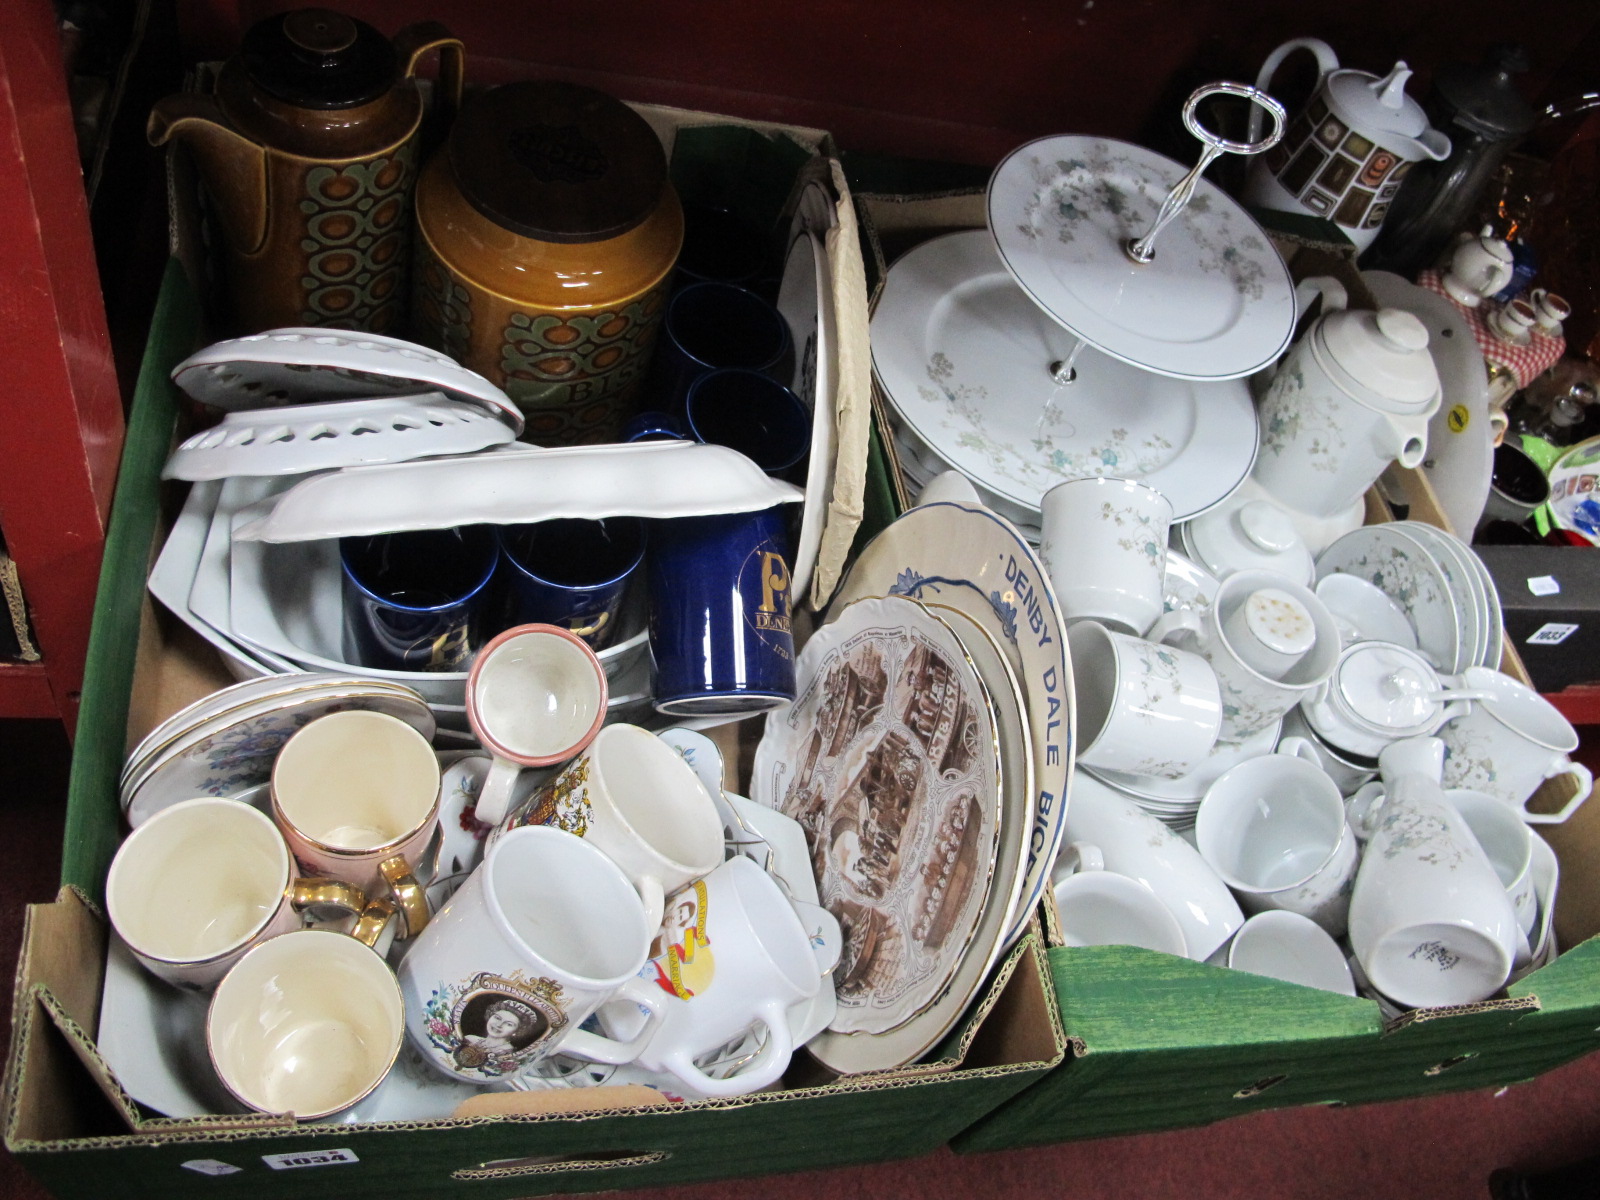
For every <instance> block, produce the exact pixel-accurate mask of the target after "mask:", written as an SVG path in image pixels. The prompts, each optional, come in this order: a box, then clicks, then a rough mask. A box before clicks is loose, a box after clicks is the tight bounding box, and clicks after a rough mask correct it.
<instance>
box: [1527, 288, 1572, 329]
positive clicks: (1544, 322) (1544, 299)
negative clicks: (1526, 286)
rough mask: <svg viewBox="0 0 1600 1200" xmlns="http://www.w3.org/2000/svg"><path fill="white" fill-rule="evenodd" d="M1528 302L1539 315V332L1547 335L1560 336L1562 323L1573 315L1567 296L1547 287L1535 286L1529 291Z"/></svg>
mask: <svg viewBox="0 0 1600 1200" xmlns="http://www.w3.org/2000/svg"><path fill="white" fill-rule="evenodd" d="M1528 303H1529V304H1531V305H1532V306H1533V311H1534V313H1535V314H1536V316H1537V319H1538V322H1539V332H1540V333H1542V334H1544V335H1545V336H1546V337H1560V336H1561V334H1562V332H1563V330H1562V324H1561V323H1562V322H1563V321H1565V320H1566V319H1567V318H1568V317H1570V316H1571V315H1572V305H1571V304H1569V303H1568V302H1567V300H1566V298H1565V297H1564V296H1558V295H1556V294H1555V293H1554V292H1552V291H1548V290H1546V289H1545V288H1534V289H1533V291H1531V292H1529V293H1528Z"/></svg>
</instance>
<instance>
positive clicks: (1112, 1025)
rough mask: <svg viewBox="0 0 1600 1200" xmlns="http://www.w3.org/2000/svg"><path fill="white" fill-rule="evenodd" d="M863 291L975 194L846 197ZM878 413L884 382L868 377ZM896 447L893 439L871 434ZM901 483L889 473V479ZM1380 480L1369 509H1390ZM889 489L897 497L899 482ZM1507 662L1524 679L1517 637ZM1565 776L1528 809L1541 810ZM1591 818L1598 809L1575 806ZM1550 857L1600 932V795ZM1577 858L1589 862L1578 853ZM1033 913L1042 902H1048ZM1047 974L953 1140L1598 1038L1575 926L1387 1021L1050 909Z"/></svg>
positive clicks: (1274, 1100)
mask: <svg viewBox="0 0 1600 1200" xmlns="http://www.w3.org/2000/svg"><path fill="white" fill-rule="evenodd" d="M856 203H857V208H858V209H859V210H860V213H861V226H862V230H863V235H864V237H866V238H867V240H868V245H867V247H866V249H865V250H864V252H863V254H864V257H865V259H866V263H867V277H868V283H869V287H870V288H872V294H873V296H874V298H876V294H877V290H878V289H879V288H881V281H882V277H883V273H884V271H885V269H886V264H887V263H888V262H892V261H893V259H894V258H895V257H896V256H897V255H898V254H900V253H902V252H903V251H904V250H906V249H908V248H909V247H910V246H912V245H915V244H916V243H917V242H919V241H922V240H924V239H925V238H927V237H931V236H933V235H935V234H938V233H943V232H948V231H950V230H952V229H961V228H972V227H975V226H980V225H982V224H983V222H984V204H983V195H982V193H981V192H964V193H946V194H941V195H938V196H935V197H910V196H878V195H869V194H861V195H858V196H857V198H856ZM1281 248H1282V249H1284V250H1285V253H1286V258H1287V259H1288V261H1289V263H1290V269H1291V271H1292V273H1293V274H1294V275H1295V276H1296V278H1303V277H1304V276H1306V275H1311V274H1335V275H1339V276H1341V277H1342V278H1344V279H1345V281H1346V282H1347V285H1348V286H1349V288H1350V291H1351V297H1352V302H1353V303H1356V304H1366V305H1368V306H1371V304H1372V298H1371V296H1370V293H1368V292H1367V289H1366V288H1365V287H1363V286H1361V285H1360V283H1359V279H1357V278H1353V277H1352V276H1353V268H1351V266H1350V265H1349V263H1348V260H1347V258H1346V257H1344V256H1341V255H1340V254H1339V253H1338V251H1337V247H1323V246H1315V245H1309V244H1306V243H1305V242H1304V241H1303V240H1301V241H1299V242H1297V243H1295V244H1293V245H1287V246H1282V247H1281ZM874 398H875V402H876V403H877V405H878V413H879V418H880V420H882V419H883V417H884V411H883V408H882V404H883V398H882V396H881V395H879V394H878V393H877V392H876V390H875V392H874ZM882 440H883V441H884V443H885V445H884V451H885V457H887V458H890V459H892V457H893V454H894V440H893V438H884V439H882ZM896 485H897V486H898V478H897V479H896ZM1381 490H1382V492H1383V493H1384V494H1385V495H1387V496H1389V497H1390V498H1391V500H1392V501H1393V502H1394V503H1396V504H1397V505H1404V506H1405V510H1406V515H1407V516H1409V517H1410V518H1411V519H1413V520H1423V521H1428V522H1430V523H1432V524H1435V525H1438V526H1440V527H1441V528H1449V525H1448V522H1447V520H1446V519H1445V517H1444V515H1443V513H1442V511H1441V510H1440V509H1439V507H1438V503H1437V500H1436V498H1435V497H1434V496H1433V493H1432V489H1431V487H1430V486H1429V484H1428V481H1427V479H1426V477H1425V476H1424V475H1422V474H1421V473H1420V472H1410V471H1395V472H1391V473H1390V474H1388V475H1386V476H1385V477H1384V479H1383V480H1382V481H1381ZM1379 491H1380V489H1378V488H1375V489H1374V490H1373V492H1371V493H1369V495H1368V500H1367V507H1368V511H1367V520H1368V522H1369V523H1371V522H1373V521H1378V520H1388V519H1390V516H1391V513H1390V510H1389V508H1388V506H1387V504H1386V502H1385V500H1384V499H1383V498H1382V497H1381V496H1380V494H1379ZM899 499H900V502H901V503H902V504H903V503H904V502H905V499H906V498H905V496H904V495H903V493H902V494H901V495H900V496H899ZM1502 669H1503V670H1506V671H1507V672H1508V673H1510V674H1512V675H1515V676H1517V677H1518V678H1521V679H1523V680H1524V681H1526V678H1527V676H1526V674H1525V673H1524V672H1523V669H1522V665H1521V663H1520V661H1519V660H1518V659H1517V656H1516V650H1515V648H1513V649H1508V651H1507V654H1506V657H1505V660H1504V661H1503V663H1502ZM1570 786H1571V785H1570V781H1569V780H1563V781H1559V782H1558V783H1555V784H1547V785H1546V787H1545V789H1543V790H1542V791H1541V793H1540V794H1539V795H1538V796H1536V797H1535V799H1534V801H1533V802H1532V803H1531V805H1530V806H1531V807H1535V808H1544V809H1546V810H1548V811H1554V809H1555V807H1557V806H1558V805H1559V803H1560V802H1561V801H1564V800H1565V799H1566V792H1565V791H1563V788H1566V787H1570ZM1586 818H1594V819H1593V820H1592V821H1591V820H1586ZM1539 829H1540V831H1548V832H1549V833H1550V837H1549V840H1550V841H1551V843H1552V845H1554V846H1555V848H1556V850H1557V854H1558V856H1559V857H1560V858H1561V861H1562V865H1563V870H1564V876H1563V878H1564V880H1568V879H1575V880H1576V882H1577V884H1578V887H1577V888H1574V889H1573V890H1572V891H1571V892H1569V891H1568V890H1567V889H1565V888H1564V889H1563V891H1562V893H1561V899H1560V901H1559V903H1558V906H1557V933H1558V937H1560V938H1561V939H1562V942H1561V944H1563V945H1566V944H1572V943H1576V942H1578V941H1581V940H1582V939H1587V938H1592V937H1593V936H1594V934H1595V933H1596V932H1597V931H1600V883H1597V884H1596V885H1595V886H1593V887H1585V884H1586V882H1587V880H1588V878H1589V877H1591V876H1593V877H1595V878H1596V879H1600V869H1595V868H1600V804H1591V805H1589V806H1587V807H1585V808H1583V809H1580V810H1579V812H1578V815H1577V817H1575V818H1574V819H1573V820H1572V821H1570V822H1568V824H1567V825H1564V826H1556V827H1552V826H1541V827H1539ZM1585 868H1589V869H1585ZM1046 917H1047V918H1048V917H1049V912H1048V906H1046ZM1046 930H1047V941H1048V942H1049V943H1050V947H1051V948H1050V949H1049V951H1048V955H1049V960H1050V970H1051V978H1052V983H1053V985H1054V987H1055V992H1056V999H1057V1002H1058V1004H1059V1005H1060V1008H1061V1020H1062V1026H1063V1028H1064V1029H1065V1030H1066V1033H1067V1038H1068V1043H1069V1057H1068V1058H1067V1060H1066V1061H1065V1062H1063V1064H1062V1065H1061V1066H1060V1067H1058V1068H1056V1069H1055V1070H1054V1071H1052V1072H1051V1073H1050V1074H1049V1075H1048V1076H1046V1077H1045V1078H1044V1079H1042V1080H1041V1081H1039V1082H1038V1083H1036V1084H1034V1085H1032V1086H1031V1087H1030V1088H1028V1090H1027V1091H1025V1092H1023V1093H1022V1094H1021V1095H1020V1096H1018V1097H1016V1098H1015V1099H1014V1100H1012V1101H1010V1102H1009V1103H1007V1104H1005V1105H1004V1106H1002V1107H1001V1108H1000V1109H998V1110H996V1111H995V1112H993V1113H991V1114H989V1115H988V1116H987V1117H985V1118H983V1119H982V1120H980V1121H979V1122H977V1124H975V1125H974V1126H973V1127H972V1128H971V1129H969V1130H967V1131H966V1132H965V1133H963V1134H962V1135H960V1136H959V1137H957V1138H956V1139H955V1141H954V1142H953V1143H952V1147H953V1148H954V1149H955V1150H957V1151H958V1152H963V1153H965V1152H975V1151H981V1150H996V1149H1004V1148H1009V1147H1017V1146H1028V1145H1039V1144H1045V1143H1051V1142H1059V1141H1066V1140H1072V1139H1079V1138H1090V1137H1107V1136H1114V1135H1119V1134H1128V1133H1141V1132H1149V1131H1152V1130H1159V1129H1173V1128H1180V1127H1185V1126H1192V1125H1200V1124H1205V1123H1207V1122H1210V1121H1217V1120H1222V1119H1225V1118H1227V1117H1232V1116H1239V1115H1243V1114H1245V1113H1249V1112H1256V1111H1260V1110H1262V1109H1268V1108H1280V1107H1286V1106H1289V1105H1296V1104H1355V1103H1363V1102H1367V1101H1373V1100H1387V1099H1395V1098H1399V1097H1405V1096H1419V1095H1425V1094H1428V1093H1432V1092H1445V1091H1456V1090H1462V1089H1468V1088H1479V1087H1487V1086H1497V1085H1501V1084H1507V1083H1513V1082H1518V1081H1522V1080H1527V1079H1531V1078H1533V1077H1535V1076H1537V1075H1539V1074H1541V1073H1543V1072H1545V1071H1548V1070H1550V1069H1551V1068H1553V1067H1556V1066H1559V1065H1560V1064H1561V1063H1564V1062H1567V1061H1569V1060H1571V1059H1574V1058H1577V1057H1579V1056H1581V1055H1583V1054H1586V1053H1588V1052H1589V1051H1590V1050H1593V1049H1596V1048H1600V1029H1597V1026H1600V941H1586V942H1584V943H1583V944H1581V945H1574V948H1573V949H1571V950H1569V951H1568V952H1567V953H1565V954H1563V955H1562V956H1561V957H1560V958H1559V959H1558V960H1557V961H1556V962H1555V963H1553V964H1551V965H1550V966H1548V967H1546V968H1545V969H1543V970H1541V971H1538V972H1535V973H1534V974H1532V975H1530V976H1528V977H1527V978H1525V979H1523V980H1522V981H1521V982H1520V983H1518V984H1515V985H1513V986H1512V987H1511V988H1510V989H1509V994H1508V998H1505V999H1500V1000H1492V1001H1487V1002H1485V1003H1482V1004H1474V1005H1465V1006H1460V1007H1456V1008H1448V1009H1422V1010H1417V1011H1415V1012H1412V1013H1409V1014H1406V1015H1405V1016H1403V1017H1402V1018H1400V1019H1399V1020H1396V1021H1394V1022H1392V1023H1391V1022H1386V1021H1385V1020H1384V1018H1383V1016H1382V1015H1381V1013H1380V1012H1379V1011H1378V1007H1377V1005H1376V1004H1375V1003H1373V1002H1372V1001H1370V1000H1366V999H1360V998H1350V997H1346V996H1339V995H1335V994H1333V993H1329V992H1320V991H1316V990H1313V989H1310V988H1303V987H1298V986H1295V985H1293V984H1287V983H1281V982H1279V981H1277V980H1274V979H1268V978H1265V977H1262V976H1255V975H1249V974H1245V973H1243V972H1239V971H1229V970H1226V969H1224V968H1220V967H1211V966H1206V965H1205V964H1203V963H1196V962H1191V961H1189V960H1187V959H1181V958H1175V957H1172V956H1170V955H1164V954H1156V953H1153V952H1151V951H1147V950H1140V949H1136V948H1133V947H1125V946H1100V947H1082V948H1074V949H1068V948H1065V947H1063V946H1062V945H1061V944H1060V938H1059V936H1054V935H1053V934H1054V931H1053V928H1052V925H1051V923H1050V922H1049V921H1048V919H1047V922H1046Z"/></svg>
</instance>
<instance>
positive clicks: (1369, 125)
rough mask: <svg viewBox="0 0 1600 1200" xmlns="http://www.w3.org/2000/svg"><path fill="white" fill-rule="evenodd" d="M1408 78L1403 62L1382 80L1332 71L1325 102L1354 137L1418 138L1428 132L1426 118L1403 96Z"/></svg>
mask: <svg viewBox="0 0 1600 1200" xmlns="http://www.w3.org/2000/svg"><path fill="white" fill-rule="evenodd" d="M1410 78H1411V68H1410V67H1408V66H1406V64H1405V63H1404V62H1403V61H1402V62H1397V63H1395V65H1394V69H1393V70H1392V71H1390V72H1389V73H1388V74H1387V75H1385V76H1384V77H1383V78H1382V79H1379V78H1378V77H1377V76H1376V75H1370V74H1368V73H1367V72H1366V71H1353V70H1348V69H1346V70H1342V71H1334V72H1333V73H1332V74H1330V75H1329V76H1328V80H1327V88H1328V99H1329V102H1330V103H1331V104H1332V105H1333V107H1334V108H1335V109H1336V110H1338V111H1339V113H1340V115H1341V116H1343V117H1344V118H1345V119H1346V120H1348V121H1349V122H1350V124H1351V126H1353V127H1354V130H1355V132H1356V133H1359V134H1363V135H1366V136H1368V137H1371V136H1374V135H1377V134H1382V133H1397V134H1399V135H1400V136H1402V137H1408V138H1419V137H1421V136H1422V135H1423V134H1424V133H1426V132H1427V130H1428V114H1427V113H1425V112H1423V111H1422V105H1420V104H1418V103H1417V102H1416V101H1415V100H1414V99H1412V98H1411V97H1410V96H1409V95H1407V94H1406V80H1408V79H1410Z"/></svg>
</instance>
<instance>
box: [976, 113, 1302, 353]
mask: <svg viewBox="0 0 1600 1200" xmlns="http://www.w3.org/2000/svg"><path fill="white" fill-rule="evenodd" d="M1187 170H1188V168H1187V167H1185V166H1181V165H1179V164H1178V163H1176V162H1173V161H1172V160H1171V159H1169V158H1164V157H1163V156H1161V155H1159V154H1156V153H1154V152H1153V151H1150V150H1146V149H1145V148H1144V147H1142V146H1135V145H1132V144H1131V143H1128V142H1120V141H1115V140H1113V139H1110V138H1095V137H1079V136H1073V135H1063V136H1056V137H1047V138H1040V139H1039V140H1037V141H1033V142H1029V143H1027V144H1026V145H1023V146H1020V147H1018V148H1017V149H1016V150H1013V151H1012V152H1011V153H1010V154H1009V155H1008V156H1007V157H1006V158H1005V160H1004V161H1002V162H1001V163H1000V165H999V166H998V167H996V168H995V172H994V175H993V176H992V177H991V178H990V180H989V228H990V230H991V231H992V232H993V234H994V240H995V242H996V243H997V244H998V246H999V248H1000V255H1001V257H1002V258H1003V259H1004V260H1005V263H1006V266H1007V268H1009V270H1010V271H1011V273H1012V274H1013V275H1015V276H1016V279H1017V282H1018V283H1019V284H1021V285H1022V288H1023V290H1024V291H1026V292H1027V293H1028V295H1030V296H1031V297H1033V299H1034V302H1035V303H1037V304H1038V305H1039V307H1040V308H1042V309H1044V310H1045V311H1046V312H1048V313H1049V314H1050V315H1051V316H1052V317H1053V318H1054V319H1055V320H1057V321H1059V322H1060V323H1061V324H1062V325H1065V326H1066V327H1067V328H1068V329H1070V330H1071V331H1072V332H1073V333H1075V334H1077V335H1078V336H1079V337H1081V338H1083V339H1084V340H1085V341H1087V342H1088V343H1090V344H1091V345H1093V346H1096V347H1098V348H1099V349H1101V350H1103V351H1104V352H1105V353H1107V354H1109V355H1111V356H1112V357H1114V358H1119V359H1121V360H1122V361H1124V362H1127V363H1131V364H1133V365H1134V366H1137V367H1140V368H1142V369H1144V370H1147V371H1157V372H1160V373H1161V374H1164V375H1172V376H1176V377H1179V378H1183V379H1237V378H1239V377H1240V376H1244V375H1249V374H1252V373H1254V372H1256V371H1259V370H1260V369H1261V368H1262V367H1265V366H1266V365H1267V364H1268V363H1270V362H1272V361H1273V360H1274V359H1276V358H1277V357H1278V356H1279V355H1280V354H1281V353H1282V352H1283V349H1284V347H1285V346H1287V345H1288V344H1289V337H1290V334H1291V333H1292V332H1293V330H1294V323H1295V305H1294V286H1293V284H1292V283H1290V280H1289V270H1288V268H1287V267H1285V266H1284V264H1283V259H1282V258H1280V257H1279V256H1278V252H1277V250H1275V249H1274V248H1273V246H1272V244H1271V242H1269V241H1268V240H1267V237H1266V235H1265V234H1264V233H1262V231H1261V227H1260V226H1259V225H1257V224H1256V223H1255V221H1254V220H1253V219H1252V218H1251V217H1250V215H1249V214H1248V213H1246V212H1245V211H1244V209H1243V208H1241V207H1240V206H1239V204H1238V203H1237V202H1236V201H1234V200H1233V199H1232V198H1231V197H1229V196H1228V195H1227V194H1226V193H1224V192H1223V191H1222V189H1221V188H1219V187H1217V185H1216V184H1214V183H1212V182H1211V181H1210V180H1208V179H1204V178H1202V179H1200V180H1199V181H1198V183H1197V185H1196V187H1195V192H1194V199H1193V200H1192V201H1191V202H1190V203H1189V205H1188V207H1186V208H1185V209H1184V210H1183V211H1182V212H1181V213H1179V214H1178V216H1177V218H1176V219H1175V220H1173V222H1172V223H1171V224H1170V225H1168V226H1167V227H1166V229H1165V230H1163V231H1162V233H1161V236H1160V240H1159V241H1158V242H1157V246H1156V254H1155V258H1154V260H1153V261H1152V262H1149V263H1146V264H1144V265H1142V266H1141V265H1139V264H1136V263H1135V262H1133V260H1132V259H1130V258H1129V257H1128V255H1127V253H1126V252H1125V250H1124V247H1125V246H1126V245H1127V243H1128V242H1129V240H1131V239H1133V238H1138V237H1142V236H1143V235H1144V234H1146V233H1148V232H1149V230H1150V228H1151V226H1152V225H1153V224H1154V223H1155V219H1156V214H1157V212H1159V211H1160V209H1161V206H1162V202H1163V201H1164V200H1165V199H1166V197H1167V193H1168V192H1169V191H1170V190H1171V189H1172V186H1173V185H1174V184H1176V183H1177V182H1178V180H1179V179H1181V178H1182V177H1183V175H1184V174H1185V173H1186V172H1187Z"/></svg>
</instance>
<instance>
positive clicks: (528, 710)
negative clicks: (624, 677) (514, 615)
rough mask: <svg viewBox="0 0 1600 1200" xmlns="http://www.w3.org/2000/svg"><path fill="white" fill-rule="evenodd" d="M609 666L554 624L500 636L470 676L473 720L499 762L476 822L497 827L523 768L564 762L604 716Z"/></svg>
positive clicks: (486, 784) (475, 663)
mask: <svg viewBox="0 0 1600 1200" xmlns="http://www.w3.org/2000/svg"><path fill="white" fill-rule="evenodd" d="M608 694H609V693H608V688H607V684H606V672H605V667H603V666H602V665H601V663H600V660H599V659H598V658H597V657H595V653H594V651H593V650H592V649H590V648H589V645H588V644H587V643H586V642H585V641H584V640H583V639H582V638H580V637H579V636H578V635H577V634H575V633H573V632H571V631H570V630H566V629H561V628H559V627H557V626H555V625H518V626H516V627H515V628H512V629H507V630H506V631H505V632H504V633H502V634H500V635H498V636H497V637H495V638H494V639H493V640H492V641H491V642H489V644H488V645H486V646H485V647H484V648H483V649H482V650H480V651H478V656H477V658H475V659H474V660H473V663H472V670H471V671H470V672H469V673H468V675H467V721H468V722H469V723H470V724H471V726H472V732H473V733H475V734H477V735H478V740H479V741H480V742H482V743H483V744H484V746H485V747H486V748H487V749H488V751H489V753H490V754H492V755H493V756H494V763H493V765H492V766H491V767H490V768H489V774H488V776H487V777H486V778H485V779H484V781H483V786H482V787H481V788H480V789H479V790H478V800H477V808H476V812H475V816H476V817H477V819H478V820H479V821H481V822H482V823H483V824H485V825H498V824H499V823H500V822H501V821H502V820H504V819H505V815H506V813H507V811H508V810H509V809H510V808H511V796H512V791H513V789H514V788H515V786H516V782H517V776H518V775H519V774H521V772H522V769H523V768H524V767H549V766H554V765H555V764H556V763H561V762H566V761H567V759H569V758H571V757H573V756H574V755H575V754H578V753H579V752H580V751H582V750H583V748H584V747H585V746H587V745H588V744H589V743H590V742H591V741H593V740H594V736H595V734H597V733H599V732H600V726H601V723H602V722H604V721H605V717H606V698H607V695H608Z"/></svg>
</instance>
